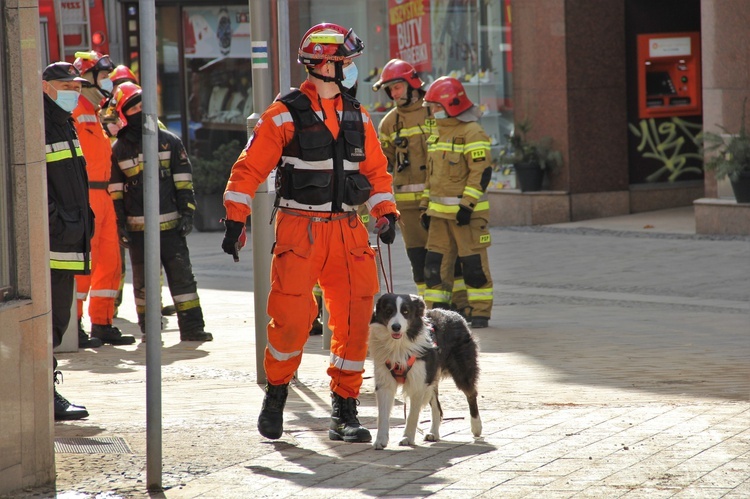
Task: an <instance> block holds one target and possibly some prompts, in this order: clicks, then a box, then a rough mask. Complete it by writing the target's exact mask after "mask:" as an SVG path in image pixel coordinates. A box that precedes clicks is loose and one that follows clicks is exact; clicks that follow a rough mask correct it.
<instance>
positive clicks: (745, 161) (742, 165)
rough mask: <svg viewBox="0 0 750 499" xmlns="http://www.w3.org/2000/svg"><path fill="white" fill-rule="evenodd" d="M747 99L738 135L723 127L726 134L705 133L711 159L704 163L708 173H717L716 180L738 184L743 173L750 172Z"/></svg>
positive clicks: (744, 103)
mask: <svg viewBox="0 0 750 499" xmlns="http://www.w3.org/2000/svg"><path fill="white" fill-rule="evenodd" d="M746 105H747V97H745V99H744V100H743V102H742V118H741V121H740V130H739V132H738V133H736V134H735V133H732V132H730V131H729V130H727V129H726V128H725V127H723V126H721V125H716V126H718V127H719V128H721V129H722V130H723V131H724V133H723V134H718V133H714V132H704V133H703V147H704V150H705V151H706V152H708V153H711V154H712V155H711V158H710V159H708V160H707V161H705V162H704V163H703V168H704V169H705V170H706V171H713V172H715V175H716V178H717V179H718V180H721V179H723V178H725V177H729V180H731V181H733V182H736V181H738V180H739V177H740V175H741V174H742V173H743V172H750V135H748V133H747V124H746V123H745V111H746V109H747V107H746Z"/></svg>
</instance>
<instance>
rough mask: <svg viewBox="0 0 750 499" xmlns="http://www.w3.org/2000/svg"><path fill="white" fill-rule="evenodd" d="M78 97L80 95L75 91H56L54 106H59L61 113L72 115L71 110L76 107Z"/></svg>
mask: <svg viewBox="0 0 750 499" xmlns="http://www.w3.org/2000/svg"><path fill="white" fill-rule="evenodd" d="M80 95H81V94H79V93H78V92H76V91H75V90H58V91H57V99H55V104H57V105H58V106H60V107H61V108H62V109H63V111H67V112H69V113H72V112H73V109H75V108H76V106H77V105H78V97H80Z"/></svg>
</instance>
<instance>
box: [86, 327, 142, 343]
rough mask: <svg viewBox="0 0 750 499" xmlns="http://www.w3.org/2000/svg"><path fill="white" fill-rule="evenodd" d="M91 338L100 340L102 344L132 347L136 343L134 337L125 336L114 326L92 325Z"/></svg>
mask: <svg viewBox="0 0 750 499" xmlns="http://www.w3.org/2000/svg"><path fill="white" fill-rule="evenodd" d="M91 337H92V338H99V339H100V340H102V343H109V344H110V345H132V344H133V343H135V338H134V337H133V336H128V335H124V334H122V333H121V332H120V330H119V329H117V328H116V327H114V326H113V325H112V324H92V325H91Z"/></svg>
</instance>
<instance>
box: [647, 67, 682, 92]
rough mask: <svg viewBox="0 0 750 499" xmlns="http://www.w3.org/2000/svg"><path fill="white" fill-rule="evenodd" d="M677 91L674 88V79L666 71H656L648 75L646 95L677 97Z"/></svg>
mask: <svg viewBox="0 0 750 499" xmlns="http://www.w3.org/2000/svg"><path fill="white" fill-rule="evenodd" d="M675 94H677V90H676V89H675V88H674V83H672V78H670V77H669V73H668V72H666V71H655V72H653V73H646V95H648V96H652V95H675Z"/></svg>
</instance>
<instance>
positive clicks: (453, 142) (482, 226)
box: [420, 76, 492, 328]
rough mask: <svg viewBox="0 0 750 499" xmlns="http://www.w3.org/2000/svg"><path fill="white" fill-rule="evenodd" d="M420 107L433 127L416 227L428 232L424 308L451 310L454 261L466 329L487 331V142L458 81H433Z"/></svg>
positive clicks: (489, 297) (489, 285) (489, 293)
mask: <svg viewBox="0 0 750 499" xmlns="http://www.w3.org/2000/svg"><path fill="white" fill-rule="evenodd" d="M424 105H425V106H428V107H429V108H430V110H431V111H432V114H433V116H434V117H435V122H436V124H437V130H436V133H434V134H433V135H431V136H430V138H429V139H428V140H427V153H428V158H427V179H426V185H425V190H424V191H423V195H422V200H421V201H420V210H421V211H422V214H421V222H422V225H423V226H424V227H425V228H428V230H429V234H428V236H427V255H426V257H425V283H426V285H427V290H426V291H425V302H427V304H428V306H430V307H431V308H448V307H449V306H450V303H451V294H452V290H453V262H454V260H455V258H456V257H458V260H459V262H460V264H461V267H462V269H463V274H464V281H465V283H466V293H467V296H468V299H469V304H470V305H471V307H472V318H471V326H472V328H483V327H487V325H488V323H489V320H490V315H491V312H492V277H491V276H490V266H489V261H488V259H487V248H488V247H489V245H490V233H489V208H490V206H489V201H488V200H487V196H486V194H485V193H486V190H487V186H488V185H489V182H490V177H491V175H492V167H491V166H490V163H491V155H490V139H489V137H488V136H487V133H486V132H485V131H484V129H483V128H482V126H481V125H480V124H479V123H478V120H479V113H478V111H477V108H476V106H475V105H474V104H473V103H472V102H471V100H469V98H468V96H467V95H466V92H465V91H464V88H463V85H461V82H459V81H458V80H457V79H455V78H451V77H447V76H443V77H441V78H438V79H437V80H435V81H434V82H433V83H432V85H430V88H429V89H428V90H427V94H426V95H425V97H424Z"/></svg>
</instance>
